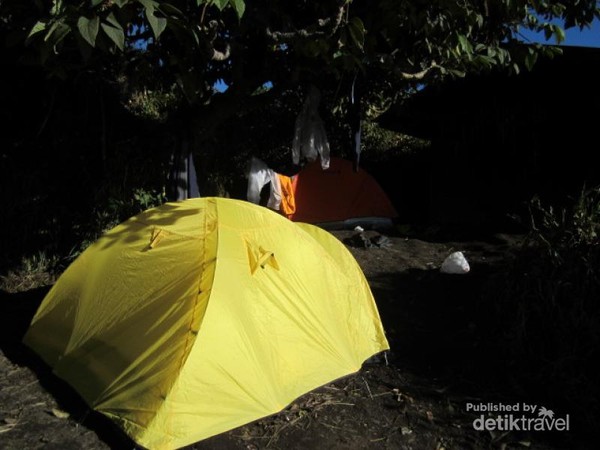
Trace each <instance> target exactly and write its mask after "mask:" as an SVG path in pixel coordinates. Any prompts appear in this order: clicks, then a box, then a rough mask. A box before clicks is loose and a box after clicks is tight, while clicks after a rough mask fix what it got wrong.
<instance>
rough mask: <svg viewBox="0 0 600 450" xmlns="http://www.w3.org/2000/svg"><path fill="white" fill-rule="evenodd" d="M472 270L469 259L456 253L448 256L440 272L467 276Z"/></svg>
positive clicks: (460, 253)
mask: <svg viewBox="0 0 600 450" xmlns="http://www.w3.org/2000/svg"><path fill="white" fill-rule="evenodd" d="M470 270H471V267H470V266H469V263H468V262H467V258H465V255H463V253H462V252H454V253H451V254H450V255H448V257H447V258H446V259H445V260H444V262H443V263H442V266H441V267H440V272H442V273H449V274H455V275H456V274H465V273H468V272H469V271H470Z"/></svg>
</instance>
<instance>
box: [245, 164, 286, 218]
mask: <svg viewBox="0 0 600 450" xmlns="http://www.w3.org/2000/svg"><path fill="white" fill-rule="evenodd" d="M247 175H248V191H247V192H246V197H247V199H248V201H249V202H252V203H256V204H257V205H258V204H259V203H260V191H261V190H262V188H263V187H265V185H266V184H267V183H271V193H270V194H269V200H268V202H267V206H268V207H269V208H271V209H274V210H276V211H279V208H280V207H281V183H280V182H279V177H278V176H277V174H276V173H275V172H274V171H273V170H272V169H269V167H268V166H267V165H266V164H265V163H264V162H263V161H262V160H260V159H258V158H255V157H254V156H253V157H252V159H251V160H250V167H249V170H248V174H247Z"/></svg>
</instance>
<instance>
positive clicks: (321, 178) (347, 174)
mask: <svg viewBox="0 0 600 450" xmlns="http://www.w3.org/2000/svg"><path fill="white" fill-rule="evenodd" d="M293 181H294V182H293V187H294V198H295V200H296V212H295V213H293V214H288V218H289V219H291V220H293V221H295V222H306V223H327V222H338V221H344V220H348V219H355V218H363V217H383V218H390V219H391V218H395V217H397V216H398V213H397V212H396V210H395V208H394V206H393V205H392V203H391V201H390V200H389V198H388V197H387V195H386V194H385V192H384V191H383V189H381V186H379V184H378V183H377V181H375V179H374V178H373V177H372V176H371V175H369V174H368V173H367V172H366V171H365V170H364V169H360V170H359V171H358V172H354V169H353V167H352V162H351V161H347V160H344V159H341V158H331V163H330V166H329V169H327V170H323V169H321V165H320V163H319V162H318V161H316V162H312V163H309V164H307V165H306V167H304V168H303V169H302V170H301V171H300V172H299V173H298V174H297V175H296V176H295V177H294V180H293Z"/></svg>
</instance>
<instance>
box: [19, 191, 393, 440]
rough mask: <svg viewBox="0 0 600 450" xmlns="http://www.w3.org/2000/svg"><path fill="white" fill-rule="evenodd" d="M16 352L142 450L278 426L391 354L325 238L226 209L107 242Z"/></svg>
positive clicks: (217, 205) (182, 209) (183, 209)
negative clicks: (259, 422)
mask: <svg viewBox="0 0 600 450" xmlns="http://www.w3.org/2000/svg"><path fill="white" fill-rule="evenodd" d="M24 342H25V343H26V344H27V345H28V346H29V347H31V348H32V349H33V350H35V351H36V352H37V353H38V354H39V355H40V356H41V357H42V358H43V359H44V360H45V361H46V362H47V363H48V364H49V365H50V366H51V367H52V368H53V370H54V372H55V373H56V374H57V375H58V376H59V377H60V378H63V379H64V380H66V381H67V382H68V383H69V384H71V385H72V386H73V387H74V388H75V389H76V390H77V391H78V392H79V394H80V395H81V396H82V397H83V398H84V399H85V401H86V402H87V403H88V404H89V405H90V406H91V407H92V408H94V409H95V410H97V411H99V412H101V413H102V414H105V415H106V416H108V417H110V418H111V419H113V420H114V421H115V422H116V423H117V424H118V425H120V426H121V427H122V428H123V430H124V431H125V432H126V433H127V434H128V435H129V436H130V437H131V438H132V439H133V440H135V441H136V442H137V443H138V444H140V445H142V446H144V447H146V448H150V449H169V448H179V447H182V446H185V445H188V444H191V443H193V442H196V441H199V440H202V439H204V438H207V437H209V436H212V435H215V434H218V433H221V432H224V431H227V430H230V429H232V428H235V427H237V426H240V425H243V424H245V423H248V422H251V421H253V420H256V419H259V418H261V417H264V416H267V415H270V414H273V413H276V412H278V411H280V410H282V409H283V408H285V407H286V406H287V405H288V404H289V403H290V402H292V401H293V400H294V399H295V398H297V397H299V396H300V395H302V394H304V393H306V392H308V391H310V390H312V389H314V388H316V387H318V386H321V385H323V384H325V383H328V382H330V381H332V380H334V379H337V378H339V377H341V376H344V375H347V374H350V373H353V372H356V371H357V370H359V368H360V367H361V364H362V363H363V362H364V361H365V360H366V359H367V358H369V357H370V356H372V355H374V354H376V353H378V352H381V351H383V350H386V349H388V348H389V347H388V343H387V340H386V338H385V335H384V331H383V328H382V325H381V321H380V318H379V314H378V312H377V307H376V305H375V302H374V300H373V297H372V294H371V292H370V289H369V287H368V284H367V282H366V280H365V278H364V276H363V274H362V272H361V270H360V268H359V267H358V264H357V263H356V261H355V260H354V259H353V257H352V256H351V254H350V253H349V252H348V251H347V250H346V248H345V247H344V246H343V245H342V244H341V243H340V242H339V241H338V240H337V239H336V238H335V237H333V236H332V235H330V234H329V233H327V232H325V231H323V230H320V229H318V228H315V227H313V226H310V225H299V224H296V223H293V222H290V221H289V220H287V219H286V218H284V217H282V216H280V215H278V214H276V213H274V212H272V211H269V210H268V209H267V208H262V207H260V206H256V205H254V204H251V203H247V202H242V201H237V200H231V199H223V198H203V199H190V200H185V201H182V202H175V203H167V204H164V205H162V206H160V207H157V208H154V209H150V210H148V211H146V212H144V213H142V214H139V215H137V216H135V217H133V218H131V219H129V220H128V221H126V222H124V223H122V224H121V225H119V226H117V227H115V228H114V229H112V230H111V231H109V232H108V233H106V234H105V235H104V236H103V237H102V238H100V239H99V240H98V241H97V242H96V243H95V244H93V245H92V246H90V247H89V248H88V249H87V250H86V251H85V252H83V253H82V254H81V256H80V257H79V258H77V259H76V260H75V261H74V262H73V263H72V264H71V266H69V268H68V269H67V270H66V271H65V272H64V274H63V275H62V276H61V277H60V279H59V280H58V281H57V283H56V284H55V285H54V287H53V288H52V289H51V291H50V292H49V293H48V295H47V296H46V298H45V299H44V301H43V302H42V304H41V306H40V308H39V310H38V311H37V313H36V315H35V317H34V318H33V321H32V323H31V326H30V328H29V330H28V332H27V333H26V335H25V339H24Z"/></svg>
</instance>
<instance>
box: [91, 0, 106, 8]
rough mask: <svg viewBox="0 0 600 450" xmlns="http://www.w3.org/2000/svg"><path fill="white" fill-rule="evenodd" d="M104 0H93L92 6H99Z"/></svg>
mask: <svg viewBox="0 0 600 450" xmlns="http://www.w3.org/2000/svg"><path fill="white" fill-rule="evenodd" d="M103 1H104V0H91V1H90V3H91V4H92V8H94V7H96V6H98V5H99V4H100V3H102V2H103Z"/></svg>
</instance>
